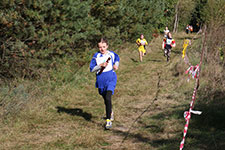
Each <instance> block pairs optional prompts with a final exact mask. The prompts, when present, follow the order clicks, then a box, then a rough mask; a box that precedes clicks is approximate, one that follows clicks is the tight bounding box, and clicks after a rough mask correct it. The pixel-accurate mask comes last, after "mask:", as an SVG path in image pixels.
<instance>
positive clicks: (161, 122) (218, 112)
mask: <svg viewBox="0 0 225 150" xmlns="http://www.w3.org/2000/svg"><path fill="white" fill-rule="evenodd" d="M210 94H213V95H215V97H214V98H213V100H211V101H209V100H208V99H207V97H208V96H207V94H204V93H203V92H201V91H199V94H198V95H199V97H198V98H197V99H196V105H195V108H194V110H199V111H202V114H201V115H194V114H193V115H192V116H191V120H190V124H189V127H188V132H187V135H186V140H185V145H184V150H224V147H225V140H224V139H225V117H224V116H225V93H224V92H221V91H215V92H214V93H210ZM202 95H203V96H202ZM188 109H189V105H187V106H186V107H185V108H184V105H181V106H180V107H179V106H177V107H173V110H170V111H169V110H166V111H163V112H161V113H159V114H157V115H154V116H148V117H147V119H145V120H146V121H144V122H143V121H139V122H138V123H139V127H141V128H142V130H145V131H146V132H149V133H151V134H153V136H157V135H161V134H162V135H163V134H164V135H165V132H167V131H166V130H165V128H164V127H166V124H165V122H167V121H168V120H174V119H176V120H177V121H176V123H178V124H179V126H180V127H179V128H180V129H177V130H174V131H169V132H168V133H166V134H167V135H171V134H172V135H173V136H172V137H171V136H170V137H165V136H158V138H154V139H151V138H150V137H151V136H149V137H148V135H142V134H140V133H129V135H128V138H130V139H132V140H133V141H134V142H135V141H138V142H143V143H146V144H150V145H151V147H154V148H156V149H158V150H171V149H179V146H180V142H181V140H182V138H183V130H184V125H185V119H184V117H183V113H184V111H186V110H188ZM148 118H149V119H148ZM157 122H158V123H157ZM155 123H157V124H155ZM113 132H114V133H116V134H119V135H121V136H124V137H125V136H127V132H126V131H120V130H116V129H113ZM123 144H125V143H123V141H122V142H121V146H122V145H123Z"/></svg>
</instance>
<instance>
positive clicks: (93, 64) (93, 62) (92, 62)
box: [90, 54, 97, 72]
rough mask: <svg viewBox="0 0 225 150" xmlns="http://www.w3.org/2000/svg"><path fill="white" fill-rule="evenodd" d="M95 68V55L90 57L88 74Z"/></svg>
mask: <svg viewBox="0 0 225 150" xmlns="http://www.w3.org/2000/svg"><path fill="white" fill-rule="evenodd" d="M95 66H97V63H96V54H95V55H94V56H93V57H92V59H91V62H90V72H92V70H93V69H94V67H95Z"/></svg>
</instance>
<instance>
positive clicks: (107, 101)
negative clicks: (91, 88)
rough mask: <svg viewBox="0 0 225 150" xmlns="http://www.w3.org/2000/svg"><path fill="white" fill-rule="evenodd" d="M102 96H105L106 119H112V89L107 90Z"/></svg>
mask: <svg viewBox="0 0 225 150" xmlns="http://www.w3.org/2000/svg"><path fill="white" fill-rule="evenodd" d="M102 97H103V98H104V102H105V110H106V119H110V118H111V113H112V101H111V97H112V91H107V92H106V93H105V94H104V95H102Z"/></svg>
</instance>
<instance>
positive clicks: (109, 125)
mask: <svg viewBox="0 0 225 150" xmlns="http://www.w3.org/2000/svg"><path fill="white" fill-rule="evenodd" d="M110 128H112V121H111V120H110V119H107V120H106V125H105V129H106V130H108V129H110Z"/></svg>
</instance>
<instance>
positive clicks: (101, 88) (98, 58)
mask: <svg viewBox="0 0 225 150" xmlns="http://www.w3.org/2000/svg"><path fill="white" fill-rule="evenodd" d="M98 49H99V51H98V52H96V53H95V54H94V56H93V58H92V60H91V62H90V71H91V72H96V84H95V87H96V88H98V92H99V94H100V95H102V97H103V99H104V102H105V109H106V125H105V128H106V129H110V128H111V127H112V120H113V114H112V102H111V96H112V95H113V94H114V90H115V87H116V82H117V76H116V73H115V71H114V70H117V69H118V67H119V61H120V58H119V56H118V55H117V54H116V53H115V52H113V51H109V50H108V42H107V40H106V39H105V38H101V39H100V41H99V42H98Z"/></svg>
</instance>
